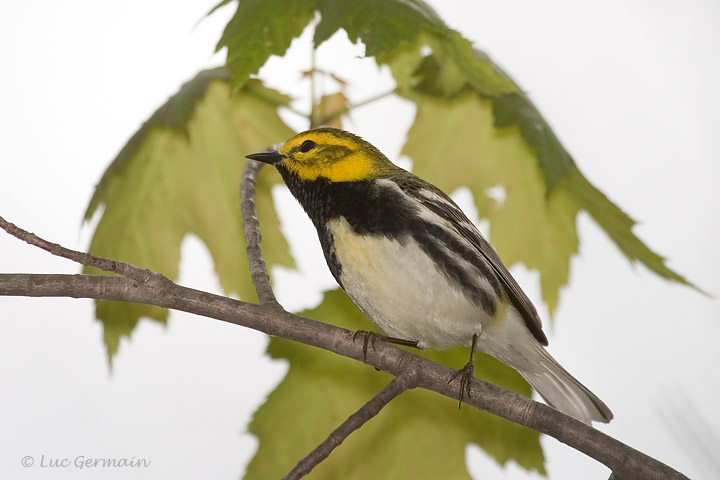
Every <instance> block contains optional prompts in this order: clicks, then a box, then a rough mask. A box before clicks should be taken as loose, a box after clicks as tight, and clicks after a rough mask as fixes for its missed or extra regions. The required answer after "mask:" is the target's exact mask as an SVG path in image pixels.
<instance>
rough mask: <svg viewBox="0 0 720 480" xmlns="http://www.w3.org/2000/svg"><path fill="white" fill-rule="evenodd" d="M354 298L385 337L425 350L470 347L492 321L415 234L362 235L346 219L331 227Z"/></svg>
mask: <svg viewBox="0 0 720 480" xmlns="http://www.w3.org/2000/svg"><path fill="white" fill-rule="evenodd" d="M329 227H330V230H331V232H332V234H333V237H334V247H335V254H336V256H337V259H338V261H339V262H340V265H341V266H342V272H341V274H340V279H341V281H342V284H343V287H344V288H345V291H346V292H347V294H348V296H349V297H350V299H351V300H352V301H353V302H354V303H355V304H356V305H357V306H358V307H359V308H360V310H362V311H363V313H365V315H367V316H368V317H369V318H370V320H371V321H372V322H373V323H375V324H376V325H377V326H378V327H380V328H381V329H382V330H383V331H384V332H385V333H386V334H388V335H390V336H393V337H399V338H403V339H406V340H414V341H418V342H420V343H421V346H423V347H432V348H439V349H442V348H447V347H451V346H469V345H470V344H471V341H472V336H473V334H480V333H481V330H482V325H483V323H485V324H486V325H488V322H490V321H491V320H492V319H491V318H489V317H488V316H487V314H486V313H485V312H483V310H482V309H481V308H478V307H477V306H476V305H475V304H473V302H471V301H470V300H469V299H468V298H467V297H466V296H465V294H464V293H463V292H462V291H460V290H459V289H456V288H452V286H451V284H450V283H449V282H448V279H447V278H446V276H445V274H444V273H443V272H442V270H441V269H440V268H439V267H438V266H437V265H436V264H435V262H434V261H433V260H432V259H431V258H430V257H429V256H428V255H427V254H426V253H425V252H424V250H423V249H422V248H421V247H420V245H418V243H417V242H416V241H415V240H413V239H412V237H410V236H406V237H403V238H402V239H400V240H395V239H388V238H385V237H379V236H361V235H357V234H356V233H354V232H353V231H352V228H351V227H350V225H349V224H348V222H347V221H346V220H345V219H344V218H340V219H335V220H332V221H331V222H330V224H329Z"/></svg>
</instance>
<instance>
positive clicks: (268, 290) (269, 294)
mask: <svg viewBox="0 0 720 480" xmlns="http://www.w3.org/2000/svg"><path fill="white" fill-rule="evenodd" d="M263 165H264V164H263V163H262V162H256V161H255V160H250V159H248V160H247V163H245V169H244V170H243V175H242V182H241V184H240V192H241V196H242V204H241V209H242V216H243V228H244V230H245V248H246V250H247V257H248V267H249V268H250V278H251V279H252V282H253V285H254V286H255V292H256V293H257V296H258V300H259V301H260V304H261V305H272V306H273V307H280V304H279V303H278V302H277V300H276V299H275V293H274V292H273V289H272V286H271V285H270V275H268V271H267V267H266V266H265V260H264V259H263V255H262V246H261V245H260V240H261V238H262V237H261V235H260V222H258V219H257V208H256V207H255V185H256V183H257V175H258V172H259V171H260V168H262V166H263ZM280 308H282V307H280Z"/></svg>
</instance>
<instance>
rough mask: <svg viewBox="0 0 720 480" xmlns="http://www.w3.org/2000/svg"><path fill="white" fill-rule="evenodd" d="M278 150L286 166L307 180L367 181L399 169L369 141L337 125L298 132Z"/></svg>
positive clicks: (281, 161) (283, 164) (282, 162)
mask: <svg viewBox="0 0 720 480" xmlns="http://www.w3.org/2000/svg"><path fill="white" fill-rule="evenodd" d="M278 153H279V154H280V155H282V160H280V162H279V163H280V164H282V166H283V167H285V168H286V169H287V170H289V171H291V172H293V173H294V174H295V175H297V176H298V177H299V178H300V179H302V180H308V181H312V180H317V179H318V178H319V177H324V178H327V179H328V180H330V181H331V182H353V181H358V180H368V179H372V178H376V177H378V176H380V175H382V174H384V173H388V172H391V171H393V170H394V169H397V167H395V166H394V165H393V164H392V163H390V161H389V160H388V159H387V158H386V157H385V155H383V154H382V153H380V151H379V150H378V149H377V148H375V147H374V146H372V145H371V144H370V143H368V142H366V141H365V140H363V139H361V138H360V137H358V136H356V135H353V134H351V133H349V132H346V131H344V130H340V129H337V128H318V129H315V130H308V131H306V132H303V133H299V134H297V135H295V136H294V137H292V138H291V139H290V140H288V141H287V142H285V144H284V145H283V146H282V147H280V149H279V150H278Z"/></svg>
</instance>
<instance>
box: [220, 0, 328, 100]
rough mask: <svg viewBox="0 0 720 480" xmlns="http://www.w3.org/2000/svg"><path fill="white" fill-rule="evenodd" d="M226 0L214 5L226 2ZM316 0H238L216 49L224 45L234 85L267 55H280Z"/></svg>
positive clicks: (310, 15) (307, 20) (308, 17)
mask: <svg viewBox="0 0 720 480" xmlns="http://www.w3.org/2000/svg"><path fill="white" fill-rule="evenodd" d="M227 3H229V1H227V0H225V1H223V2H221V3H220V4H219V5H218V6H217V7H215V8H214V9H213V10H212V11H211V12H210V13H212V12H214V11H215V10H216V9H217V8H219V7H221V6H223V5H226V4H227ZM316 3H317V0H238V7H237V11H236V12H235V15H233V17H232V19H230V22H229V23H228V24H227V26H226V27H225V31H224V32H223V35H222V37H221V38H220V40H219V41H218V44H217V48H216V51H219V50H220V49H221V48H223V47H227V49H228V51H227V61H226V65H227V66H228V68H229V69H230V72H231V73H232V78H233V81H232V83H233V85H234V86H235V87H240V86H242V85H243V84H244V83H245V82H246V81H247V79H248V77H249V76H250V74H253V73H257V71H258V70H259V69H260V67H262V66H263V65H264V64H265V62H266V61H267V59H268V58H270V55H283V54H284V53H285V51H286V50H287V48H288V47H289V46H290V42H292V40H293V39H294V38H295V37H298V36H300V34H301V33H302V31H303V29H304V28H305V26H307V24H308V23H310V20H311V19H312V18H313V15H314V14H315V5H316Z"/></svg>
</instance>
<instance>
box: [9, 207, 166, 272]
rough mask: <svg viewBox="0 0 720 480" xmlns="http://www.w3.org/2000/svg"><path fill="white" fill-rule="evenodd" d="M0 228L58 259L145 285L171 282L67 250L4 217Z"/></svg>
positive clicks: (119, 263)
mask: <svg viewBox="0 0 720 480" xmlns="http://www.w3.org/2000/svg"><path fill="white" fill-rule="evenodd" d="M0 228H2V229H3V230H5V231H6V232H8V233H9V234H10V235H12V236H13V237H16V238H18V239H20V240H22V241H23V242H25V243H29V244H30V245H33V246H36V247H39V248H42V249H43V250H46V251H48V252H50V253H51V254H53V255H55V256H57V257H62V258H67V259H68V260H72V261H73V262H77V263H79V264H81V265H84V266H86V267H95V268H98V269H100V270H103V271H105V272H112V273H117V274H118V275H122V276H124V277H128V278H131V279H133V280H136V281H138V282H143V283H145V282H148V281H149V280H150V279H151V278H156V279H158V280H159V279H165V280H167V281H169V280H168V279H167V278H166V277H164V276H162V275H160V274H159V273H155V272H153V271H151V270H148V269H146V268H139V267H136V266H135V265H131V264H129V263H125V262H119V261H117V260H111V259H109V258H103V257H98V256H95V255H92V254H90V253H85V252H78V251H76V250H71V249H69V248H65V247H63V246H62V245H58V244H57V243H52V242H48V241H47V240H43V239H42V238H40V237H38V236H37V235H35V234H34V233H32V232H28V231H27V230H23V229H22V228H20V227H18V226H16V225H14V224H12V223H10V222H8V221H7V220H5V219H4V218H2V217H0Z"/></svg>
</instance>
